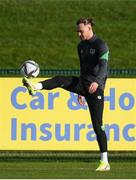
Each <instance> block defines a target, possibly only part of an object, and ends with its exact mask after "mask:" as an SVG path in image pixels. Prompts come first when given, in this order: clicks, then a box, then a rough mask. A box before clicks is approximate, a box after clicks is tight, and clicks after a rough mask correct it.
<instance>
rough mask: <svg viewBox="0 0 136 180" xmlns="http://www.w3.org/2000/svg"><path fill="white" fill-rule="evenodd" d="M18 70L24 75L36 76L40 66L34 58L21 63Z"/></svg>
mask: <svg viewBox="0 0 136 180" xmlns="http://www.w3.org/2000/svg"><path fill="white" fill-rule="evenodd" d="M20 71H21V74H22V75H23V76H25V77H28V78H30V77H37V76H38V75H39V72H40V68H39V65H38V64H37V63H36V62H35V61H34V60H27V61H25V62H24V63H23V64H22V66H21V70H20Z"/></svg>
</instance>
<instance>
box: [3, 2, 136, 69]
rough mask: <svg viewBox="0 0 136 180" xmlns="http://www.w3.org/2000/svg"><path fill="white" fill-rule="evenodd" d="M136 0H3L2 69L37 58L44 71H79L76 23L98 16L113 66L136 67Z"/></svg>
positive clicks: (97, 26) (98, 26)
mask: <svg viewBox="0 0 136 180" xmlns="http://www.w3.org/2000/svg"><path fill="white" fill-rule="evenodd" d="M135 10H136V1H135V0H116V1H115V0H23V1H22V0H0V58H1V60H0V68H17V69H18V68H19V67H20V65H21V63H22V62H23V61H24V60H26V59H35V60H37V62H38V63H39V65H40V67H41V69H78V67H79V62H78V56H77V50H76V45H77V43H78V41H79V40H78V37H77V35H76V32H75V23H76V20H77V19H78V18H79V17H88V16H93V17H94V19H95V21H96V26H95V31H96V32H97V34H98V35H99V36H100V37H101V38H103V39H104V40H106V41H107V43H108V45H109V47H110V68H134V67H136V61H135V57H136V51H135V43H136V41H135V37H136V20H135Z"/></svg>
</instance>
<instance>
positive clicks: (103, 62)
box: [89, 43, 109, 93]
mask: <svg viewBox="0 0 136 180" xmlns="http://www.w3.org/2000/svg"><path fill="white" fill-rule="evenodd" d="M98 58H99V59H98V65H99V71H98V73H97V76H96V78H95V80H94V82H92V83H91V85H90V87H89V92H90V93H94V92H95V91H96V90H97V88H98V86H99V84H101V83H102V80H103V79H104V78H106V76H107V69H108V59H109V49H108V47H107V45H106V44H105V43H101V44H100V45H99V47H98Z"/></svg>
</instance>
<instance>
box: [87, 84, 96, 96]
mask: <svg viewBox="0 0 136 180" xmlns="http://www.w3.org/2000/svg"><path fill="white" fill-rule="evenodd" d="M97 88H98V83H97V82H92V83H91V84H90V86H89V89H88V90H89V93H90V94H92V93H94V92H95V91H96V90H97Z"/></svg>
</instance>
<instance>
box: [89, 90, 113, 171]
mask: <svg viewBox="0 0 136 180" xmlns="http://www.w3.org/2000/svg"><path fill="white" fill-rule="evenodd" d="M86 100H87V103H88V106H89V110H90V115H91V119H92V124H93V128H94V131H95V133H96V137H97V141H98V145H99V148H100V153H101V163H100V166H99V167H98V168H97V169H96V170H97V171H107V170H110V166H109V164H108V157H107V137H106V133H105V130H104V127H103V124H102V117H103V109H104V93H103V91H102V90H100V89H98V90H97V91H96V92H95V93H93V94H88V95H87V96H86Z"/></svg>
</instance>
